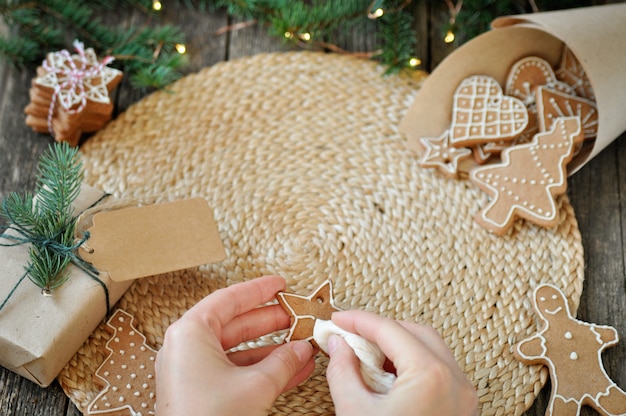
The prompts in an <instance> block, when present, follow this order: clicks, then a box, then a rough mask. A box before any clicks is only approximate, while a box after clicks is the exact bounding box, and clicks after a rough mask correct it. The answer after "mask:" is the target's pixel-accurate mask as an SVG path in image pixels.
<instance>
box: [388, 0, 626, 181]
mask: <svg viewBox="0 0 626 416" xmlns="http://www.w3.org/2000/svg"><path fill="white" fill-rule="evenodd" d="M624 22H626V4H613V5H606V6H595V7H586V8H578V9H570V10H563V11H554V12H544V13H534V14H524V15H517V16H507V17H501V18H498V19H496V20H494V21H493V22H492V27H493V29H492V30H491V31H489V32H486V33H484V34H482V35H480V36H478V37H476V38H475V39H473V40H471V41H470V42H468V43H466V44H465V45H463V46H461V47H460V48H459V49H457V50H456V51H455V52H454V53H452V54H450V55H449V56H448V57H447V58H446V59H444V60H443V61H442V62H441V63H440V64H439V65H438V66H437V68H435V70H434V71H433V72H432V74H431V75H429V77H428V78H427V79H426V81H425V82H424V84H423V86H422V88H421V89H420V91H419V93H418V95H417V96H416V98H415V101H414V103H413V104H412V106H411V108H410V109H409V111H408V112H407V114H406V115H405V117H404V118H403V120H402V122H401V123H400V127H399V128H400V132H401V133H403V134H404V135H405V136H406V137H407V140H408V141H407V144H408V146H409V147H410V148H412V149H415V150H416V151H418V152H419V153H421V144H420V143H419V139H420V137H438V136H439V135H441V134H442V133H443V132H444V131H445V130H446V129H447V128H448V127H449V126H450V122H451V119H452V100H453V95H454V92H455V90H456V88H457V86H458V85H459V83H460V82H461V81H462V80H463V79H464V78H466V77H468V76H471V75H488V76H491V77H493V78H495V79H496V80H497V81H498V82H499V83H500V84H501V85H504V83H505V80H506V76H507V74H508V72H509V69H510V68H511V66H512V65H513V63H515V62H516V61H517V60H519V59H521V58H523V57H526V56H530V55H533V56H538V57H540V58H543V59H545V60H546V61H548V62H549V63H550V64H551V65H552V66H553V67H554V68H558V66H559V63H560V60H561V55H562V52H563V48H564V47H565V46H567V47H568V48H569V49H570V50H571V51H572V52H573V53H574V55H575V56H576V57H577V58H578V60H579V61H580V63H581V65H582V66H583V68H584V69H585V71H586V73H587V77H588V78H589V81H590V83H591V85H592V87H593V89H594V92H595V96H596V102H597V106H598V115H599V121H598V135H597V138H596V140H595V142H594V144H593V147H591V148H590V149H587V151H586V152H583V153H581V154H579V155H578V156H577V157H576V158H575V159H574V160H572V162H571V163H570V165H569V173H570V174H572V173H574V172H576V171H577V170H578V169H580V168H581V167H582V166H584V164H585V163H587V162H588V161H589V160H591V158H593V157H594V156H595V155H597V154H598V153H599V152H600V151H602V150H603V149H604V148H605V147H607V146H608V145H609V144H610V143H611V142H612V141H613V140H615V139H616V138H618V137H619V136H620V135H621V134H622V133H623V132H624V131H625V130H626V116H624V109H623V103H624V102H626V70H625V69H624V68H626V42H624V41H623V39H624V36H625V35H626V26H625V25H624Z"/></svg>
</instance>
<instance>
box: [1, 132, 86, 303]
mask: <svg viewBox="0 0 626 416" xmlns="http://www.w3.org/2000/svg"><path fill="white" fill-rule="evenodd" d="M38 168H39V171H38V183H37V186H36V192H35V194H30V193H25V194H23V195H20V194H18V193H16V192H13V193H10V194H9V195H8V196H7V197H6V198H5V199H4V200H3V202H2V210H1V211H0V215H2V216H3V217H4V218H5V219H6V220H7V221H8V223H9V224H11V225H8V226H6V227H2V228H4V229H8V230H11V231H13V234H11V235H5V238H7V239H9V240H10V241H13V243H12V244H9V245H18V244H25V243H30V248H29V259H30V260H29V262H28V264H27V265H26V266H25V271H26V273H27V275H28V278H29V279H30V280H31V281H32V282H33V283H35V284H36V285H37V286H38V287H39V288H41V289H42V291H44V292H50V291H51V290H53V289H55V288H57V287H59V286H60V285H62V284H63V283H64V282H65V281H66V280H67V278H68V277H69V274H68V273H67V271H66V268H67V266H68V264H69V263H70V262H71V261H72V260H73V259H74V257H75V254H74V253H73V250H74V249H75V248H76V247H75V245H74V226H75V221H76V219H75V217H74V216H73V208H72V203H73V202H74V200H75V199H76V198H77V197H78V194H79V192H80V186H81V182H82V162H81V161H80V159H79V158H78V150H77V149H76V148H73V147H71V146H69V145H68V144H67V143H62V144H59V145H53V146H51V147H50V148H49V150H48V152H46V153H44V154H43V155H42V157H41V159H40V161H39V166H38Z"/></svg>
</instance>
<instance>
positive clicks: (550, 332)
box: [515, 284, 626, 416]
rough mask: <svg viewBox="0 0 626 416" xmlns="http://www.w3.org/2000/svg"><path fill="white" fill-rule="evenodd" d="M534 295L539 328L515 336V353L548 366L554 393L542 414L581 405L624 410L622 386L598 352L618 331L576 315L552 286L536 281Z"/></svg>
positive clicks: (609, 415)
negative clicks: (517, 339)
mask: <svg viewBox="0 0 626 416" xmlns="http://www.w3.org/2000/svg"><path fill="white" fill-rule="evenodd" d="M533 301H534V308H535V311H536V312H537V315H538V317H539V319H540V331H539V332H538V333H536V334H534V335H533V336H531V337H529V338H526V339H524V340H522V341H521V342H519V343H518V344H517V345H516V346H515V356H516V357H517V359H519V360H520V361H522V362H524V363H527V364H544V365H546V366H548V370H549V371H550V378H551V380H552V394H551V397H550V402H549V404H548V409H547V410H546V415H547V416H552V415H554V416H567V415H578V414H580V409H581V407H582V406H585V405H586V406H591V407H593V408H594V409H595V410H597V411H598V412H599V413H600V414H602V415H605V416H613V415H625V414H626V392H624V391H623V390H622V389H620V388H619V387H618V386H617V384H615V382H614V381H613V380H611V379H610V378H609V376H608V374H607V373H606V371H605V369H604V366H603V364H602V357H601V354H602V351H604V350H605V349H606V348H608V347H611V346H614V345H615V344H617V342H618V335H617V331H616V330H615V329H614V328H612V327H610V326H605V325H595V324H591V323H587V322H583V321H579V320H577V319H575V318H574V317H573V316H572V314H571V312H570V310H569V307H568V304H567V300H566V298H565V295H564V294H563V292H562V291H561V290H560V289H558V288H556V287H555V286H552V285H549V284H543V285H540V286H538V287H537V288H536V289H535V291H534V298H533Z"/></svg>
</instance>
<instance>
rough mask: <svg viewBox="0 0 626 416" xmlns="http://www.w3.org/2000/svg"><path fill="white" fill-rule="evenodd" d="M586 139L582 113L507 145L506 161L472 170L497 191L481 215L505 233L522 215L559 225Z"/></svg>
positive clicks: (492, 227)
mask: <svg viewBox="0 0 626 416" xmlns="http://www.w3.org/2000/svg"><path fill="white" fill-rule="evenodd" d="M582 140H583V133H582V129H581V125H580V120H579V119H578V118H577V117H562V118H558V119H557V120H556V122H555V123H554V125H553V126H552V130H551V131H549V132H545V133H538V134H537V135H535V137H534V138H533V140H532V142H530V143H528V144H523V145H518V146H514V147H510V148H508V149H506V150H504V151H503V152H502V162H501V163H495V164H493V165H487V166H482V167H478V168H475V169H474V170H472V171H471V173H470V179H471V181H472V182H474V183H475V184H476V185H478V186H479V187H480V188H481V189H483V190H484V191H485V192H487V193H488V194H489V195H490V196H491V197H492V200H491V202H490V203H489V205H488V206H487V207H486V208H484V209H483V210H482V211H481V212H480V213H479V214H478V215H477V216H476V221H477V222H478V223H479V224H480V225H482V226H483V227H484V228H486V229H487V230H489V231H491V232H493V233H494V234H496V235H503V234H504V233H505V232H506V231H507V230H508V229H509V227H510V226H511V225H512V224H513V221H514V220H515V219H516V218H518V217H519V218H524V219H526V220H528V221H530V222H533V223H535V224H538V225H541V226H544V227H553V226H555V225H557V223H558V221H559V218H558V210H557V206H556V201H555V197H556V196H557V195H561V194H563V193H564V192H565V190H566V189H567V171H566V165H567V163H568V162H569V161H570V160H571V159H572V155H573V150H574V145H575V144H576V143H578V142H581V141H582Z"/></svg>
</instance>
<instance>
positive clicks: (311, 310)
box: [276, 280, 341, 344]
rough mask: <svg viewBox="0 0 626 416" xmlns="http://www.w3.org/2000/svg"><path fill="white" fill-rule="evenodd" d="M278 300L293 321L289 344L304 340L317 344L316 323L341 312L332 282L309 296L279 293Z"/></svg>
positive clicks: (326, 283)
mask: <svg viewBox="0 0 626 416" xmlns="http://www.w3.org/2000/svg"><path fill="white" fill-rule="evenodd" d="M276 299H277V300H278V303H279V304H280V306H282V307H283V309H284V310H285V312H287V313H288V314H289V317H290V320H291V327H290V328H289V333H288V334H287V337H286V338H285V341H287V342H289V341H292V340H298V339H302V340H306V341H312V343H313V344H316V343H315V341H314V340H313V328H314V327H315V321H316V320H318V319H323V320H326V321H327V320H330V317H331V315H332V314H333V312H338V311H340V310H341V309H339V308H337V307H336V306H335V299H334V294H333V284H332V282H331V281H330V280H327V281H326V282H324V284H323V285H322V286H320V287H319V288H318V289H317V290H316V291H315V292H313V293H312V294H311V295H309V296H301V295H296V294H293V293H285V292H279V293H278V294H277V295H276Z"/></svg>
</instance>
